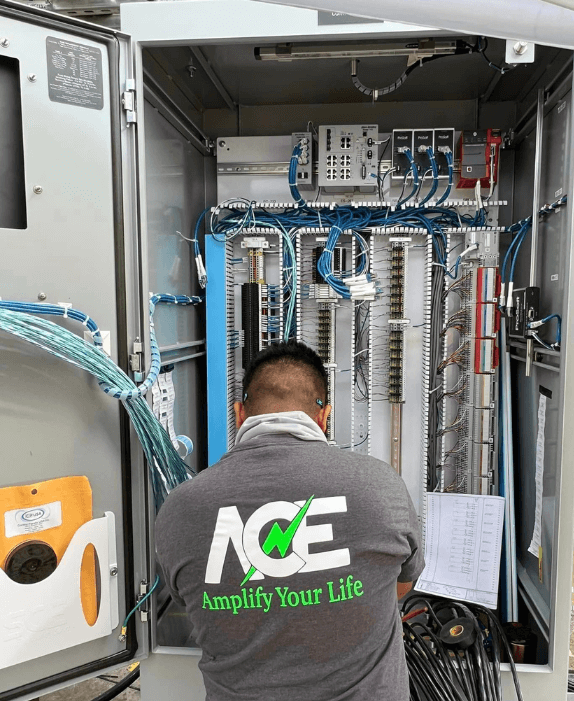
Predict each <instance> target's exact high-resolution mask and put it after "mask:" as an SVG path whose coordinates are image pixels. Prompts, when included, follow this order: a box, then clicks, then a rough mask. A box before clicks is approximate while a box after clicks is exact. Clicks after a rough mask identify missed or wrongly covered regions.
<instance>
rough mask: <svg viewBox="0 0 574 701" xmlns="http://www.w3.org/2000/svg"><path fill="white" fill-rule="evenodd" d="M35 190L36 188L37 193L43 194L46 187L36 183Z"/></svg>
mask: <svg viewBox="0 0 574 701" xmlns="http://www.w3.org/2000/svg"><path fill="white" fill-rule="evenodd" d="M33 190H34V193H35V194H36V195H41V194H42V192H43V191H44V189H43V187H42V186H41V185H34V187H33Z"/></svg>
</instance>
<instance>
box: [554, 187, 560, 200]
mask: <svg viewBox="0 0 574 701" xmlns="http://www.w3.org/2000/svg"><path fill="white" fill-rule="evenodd" d="M561 194H562V188H560V190H556V192H555V193H554V198H555V199H556V197H560V195H561Z"/></svg>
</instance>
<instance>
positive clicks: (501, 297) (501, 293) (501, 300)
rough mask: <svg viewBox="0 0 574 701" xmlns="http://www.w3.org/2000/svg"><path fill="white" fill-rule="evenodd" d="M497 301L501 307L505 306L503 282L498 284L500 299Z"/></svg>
mask: <svg viewBox="0 0 574 701" xmlns="http://www.w3.org/2000/svg"><path fill="white" fill-rule="evenodd" d="M498 301H499V304H500V306H501V307H504V306H505V302H506V283H505V282H502V283H501V284H500V297H499V299H498Z"/></svg>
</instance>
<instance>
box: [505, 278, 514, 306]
mask: <svg viewBox="0 0 574 701" xmlns="http://www.w3.org/2000/svg"><path fill="white" fill-rule="evenodd" d="M513 291H514V283H513V282H509V283H508V297H507V298H506V308H507V309H512V307H514V299H513V297H512V293H513Z"/></svg>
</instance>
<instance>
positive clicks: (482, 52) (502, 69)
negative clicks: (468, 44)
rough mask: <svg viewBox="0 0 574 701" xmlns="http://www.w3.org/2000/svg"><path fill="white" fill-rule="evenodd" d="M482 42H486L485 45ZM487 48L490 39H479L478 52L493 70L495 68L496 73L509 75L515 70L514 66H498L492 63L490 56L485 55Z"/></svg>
mask: <svg viewBox="0 0 574 701" xmlns="http://www.w3.org/2000/svg"><path fill="white" fill-rule="evenodd" d="M482 42H484V44H483V43H482ZM487 48H488V39H487V38H486V37H479V39H478V43H477V45H476V50H477V51H478V53H479V54H480V55H481V56H482V58H483V59H484V60H485V61H486V62H487V63H488V65H489V66H490V67H491V68H494V70H496V71H500V73H501V74H502V75H504V74H505V73H508V71H511V70H512V69H513V68H514V66H497V65H496V64H495V63H492V61H491V60H490V59H489V58H488V56H487V55H486V53H485V51H486V49H487Z"/></svg>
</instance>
